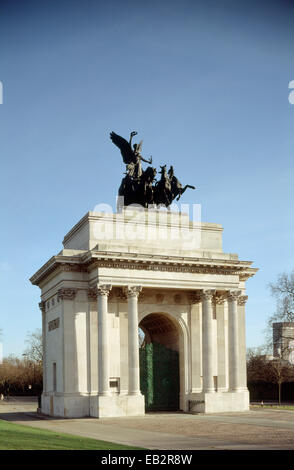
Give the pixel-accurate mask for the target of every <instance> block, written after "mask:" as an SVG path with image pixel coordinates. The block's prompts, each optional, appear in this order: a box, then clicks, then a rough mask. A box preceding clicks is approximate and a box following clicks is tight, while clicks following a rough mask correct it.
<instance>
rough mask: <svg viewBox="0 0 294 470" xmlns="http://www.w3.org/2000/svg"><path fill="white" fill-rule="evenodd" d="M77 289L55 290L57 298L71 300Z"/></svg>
mask: <svg viewBox="0 0 294 470" xmlns="http://www.w3.org/2000/svg"><path fill="white" fill-rule="evenodd" d="M76 293H77V289H71V288H64V289H59V290H58V292H57V300H58V301H59V300H60V299H61V300H73V299H74V298H75V296H76Z"/></svg>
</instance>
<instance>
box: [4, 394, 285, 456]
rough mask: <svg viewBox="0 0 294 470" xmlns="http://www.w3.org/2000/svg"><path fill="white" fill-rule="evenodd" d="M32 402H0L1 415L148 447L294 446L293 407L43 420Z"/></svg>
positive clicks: (45, 426) (169, 448)
mask: <svg viewBox="0 0 294 470" xmlns="http://www.w3.org/2000/svg"><path fill="white" fill-rule="evenodd" d="M35 409H36V405H35V404H34V403H31V404H30V403H25V404H23V403H22V404H18V403H17V402H15V403H5V404H2V403H1V404H0V419H5V420H8V421H13V422H15V423H18V424H23V425H28V426H33V427H37V428H42V429H48V430H52V431H57V432H62V433H68V434H74V435H78V436H84V437H91V438H94V439H101V440H104V441H110V442H117V443H120V444H127V445H130V446H136V447H144V448H147V449H168V450H173V449H176V450H180V449H182V450H190V449H294V412H293V411H284V410H258V411H249V412H246V413H225V414H221V415H220V414H218V415H189V414H184V413H150V414H147V415H146V416H144V417H131V418H103V419H95V418H83V419H55V418H54V419H53V418H49V419H44V418H43V419H42V418H40V417H38V416H37V414H36V412H35Z"/></svg>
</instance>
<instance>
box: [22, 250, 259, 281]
mask: <svg viewBox="0 0 294 470" xmlns="http://www.w3.org/2000/svg"><path fill="white" fill-rule="evenodd" d="M251 264H252V261H239V260H228V259H213V258H196V257H193V258H192V257H185V256H182V257H180V256H161V255H149V254H137V253H122V252H121V253H119V252H106V251H105V252H103V251H101V252H95V251H91V250H90V251H87V252H86V253H84V254H80V255H79V256H76V257H75V256H65V255H57V256H53V257H52V258H50V260H49V261H48V262H47V263H46V264H44V265H43V266H42V268H40V269H39V270H38V271H37V272H36V273H35V274H34V275H33V276H32V277H31V278H30V281H31V283H32V284H34V285H39V284H40V282H42V280H43V279H44V278H46V277H47V276H49V274H51V273H52V272H53V271H55V270H57V269H58V270H59V271H71V272H90V271H92V270H93V269H95V268H112V269H134V270H145V271H162V272H183V273H185V272H187V273H200V274H221V275H239V277H240V280H242V281H243V280H247V279H248V278H249V277H252V276H254V274H255V273H256V272H257V271H258V269H257V268H251V267H250V266H251Z"/></svg>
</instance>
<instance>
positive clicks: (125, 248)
mask: <svg viewBox="0 0 294 470" xmlns="http://www.w3.org/2000/svg"><path fill="white" fill-rule="evenodd" d="M222 230H223V229H222V226H221V225H219V224H213V223H204V222H192V221H190V220H189V217H188V215H186V214H183V213H176V212H168V211H167V212H162V211H159V210H148V209H142V210H139V209H134V208H131V207H130V208H124V209H123V210H121V211H120V212H118V213H116V214H113V213H109V214H107V213H104V212H103V213H100V212H89V213H87V214H86V215H85V216H84V217H83V218H82V219H81V220H80V221H79V222H78V223H77V224H76V225H75V226H74V227H73V228H72V229H71V230H70V231H69V232H68V233H67V234H66V236H65V237H64V240H63V249H62V251H60V252H59V253H58V254H57V255H56V256H53V257H51V258H50V259H49V261H48V262H47V263H45V264H44V265H43V266H42V267H41V268H40V269H39V270H38V271H37V272H36V273H35V274H34V275H33V276H32V278H31V282H32V283H33V284H34V285H37V286H39V288H40V289H41V302H40V308H41V311H42V322H43V356H44V372H43V374H44V376H43V379H44V380H43V394H42V404H41V411H42V413H44V414H46V415H51V416H62V417H82V416H93V417H98V418H99V417H107V416H136V415H144V413H146V412H148V411H161V410H182V411H184V412H190V413H199V412H200V413H215V412H224V411H246V410H248V408H249V393H248V390H247V381H246V342H245V304H246V300H247V295H246V285H245V284H246V281H247V280H248V278H250V277H252V276H253V275H254V274H255V273H256V271H257V269H256V268H253V267H251V265H252V262H251V261H241V260H239V258H238V255H237V254H233V253H224V252H223V249H222ZM139 328H140V331H141V337H139V334H138V329H139Z"/></svg>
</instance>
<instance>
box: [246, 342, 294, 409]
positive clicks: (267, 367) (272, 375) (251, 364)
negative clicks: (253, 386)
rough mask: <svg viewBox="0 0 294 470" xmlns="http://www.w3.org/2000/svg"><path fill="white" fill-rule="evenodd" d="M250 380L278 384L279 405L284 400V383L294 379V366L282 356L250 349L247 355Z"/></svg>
mask: <svg viewBox="0 0 294 470" xmlns="http://www.w3.org/2000/svg"><path fill="white" fill-rule="evenodd" d="M247 378H248V382H255V383H256V382H266V383H272V384H275V385H277V386H278V397H279V405H281V401H282V385H283V383H284V382H288V381H289V380H293V379H294V366H293V365H292V364H290V363H289V362H288V361H285V360H284V359H282V358H281V357H276V358H274V357H270V356H268V355H265V354H259V352H258V351H254V350H249V352H248V355H247Z"/></svg>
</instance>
